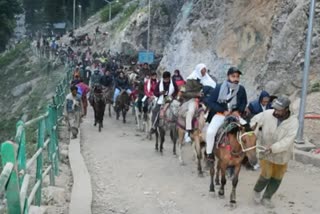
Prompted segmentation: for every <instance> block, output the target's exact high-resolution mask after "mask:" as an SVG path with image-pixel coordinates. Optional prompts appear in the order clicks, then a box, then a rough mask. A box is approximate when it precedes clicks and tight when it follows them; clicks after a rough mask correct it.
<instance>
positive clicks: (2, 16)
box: [0, 0, 22, 51]
mask: <svg viewBox="0 0 320 214" xmlns="http://www.w3.org/2000/svg"><path fill="white" fill-rule="evenodd" d="M21 12H22V7H21V4H20V2H19V1H18V0H10V1H7V0H0V51H3V50H4V49H5V46H6V44H7V42H8V41H9V39H10V36H11V35H12V32H13V30H14V27H15V24H16V19H15V15H16V14H19V13H21Z"/></svg>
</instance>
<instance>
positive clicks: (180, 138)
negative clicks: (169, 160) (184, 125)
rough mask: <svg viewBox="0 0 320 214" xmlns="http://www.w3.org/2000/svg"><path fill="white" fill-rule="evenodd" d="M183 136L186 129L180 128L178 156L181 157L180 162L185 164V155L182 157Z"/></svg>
mask: <svg viewBox="0 0 320 214" xmlns="http://www.w3.org/2000/svg"><path fill="white" fill-rule="evenodd" d="M183 137H184V130H182V129H180V131H179V140H178V157H179V162H180V164H181V165H183V164H184V162H183V157H182V156H183V154H182V144H183Z"/></svg>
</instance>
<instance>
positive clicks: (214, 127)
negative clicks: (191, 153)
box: [206, 113, 225, 154]
mask: <svg viewBox="0 0 320 214" xmlns="http://www.w3.org/2000/svg"><path fill="white" fill-rule="evenodd" d="M224 118H225V116H224V115H223V114H220V113H217V114H215V115H214V116H213V118H212V120H211V122H210V124H209V126H208V129H207V135H206V143H207V149H206V152H207V154H211V153H212V150H213V147H214V144H215V137H216V134H217V132H218V130H219V128H220V126H221V125H222V124H223V122H224Z"/></svg>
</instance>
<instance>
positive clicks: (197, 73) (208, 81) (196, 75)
mask: <svg viewBox="0 0 320 214" xmlns="http://www.w3.org/2000/svg"><path fill="white" fill-rule="evenodd" d="M204 68H207V67H206V65H205V64H198V65H197V66H196V68H195V69H194V71H193V72H192V73H191V74H190V75H189V76H188V78H187V80H197V79H199V80H200V83H201V84H202V85H203V86H210V87H212V88H215V87H216V82H215V81H214V80H213V79H212V78H211V77H210V76H209V74H208V73H206V74H205V75H204V76H202V74H201V70H202V69H204Z"/></svg>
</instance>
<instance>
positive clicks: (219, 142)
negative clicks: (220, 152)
mask: <svg viewBox="0 0 320 214" xmlns="http://www.w3.org/2000/svg"><path fill="white" fill-rule="evenodd" d="M238 124H239V120H238V118H237V117H235V116H232V115H231V116H228V117H226V118H225V120H224V122H223V124H222V125H221V126H220V128H219V129H218V132H217V134H216V136H215V142H216V143H215V145H216V147H221V146H226V144H228V142H227V141H228V139H227V134H228V133H229V132H231V131H232V130H234V129H236V128H238V127H239V125H238Z"/></svg>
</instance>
